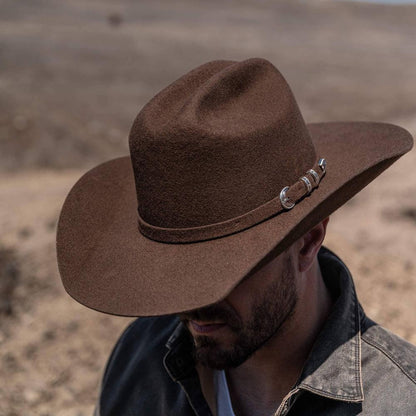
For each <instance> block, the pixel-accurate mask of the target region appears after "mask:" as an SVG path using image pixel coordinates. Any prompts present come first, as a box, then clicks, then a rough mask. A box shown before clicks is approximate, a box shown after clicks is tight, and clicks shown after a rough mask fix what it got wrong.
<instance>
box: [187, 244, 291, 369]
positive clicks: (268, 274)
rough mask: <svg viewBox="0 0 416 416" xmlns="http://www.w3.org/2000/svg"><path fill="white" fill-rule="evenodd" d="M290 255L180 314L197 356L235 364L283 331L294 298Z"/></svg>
mask: <svg viewBox="0 0 416 416" xmlns="http://www.w3.org/2000/svg"><path fill="white" fill-rule="evenodd" d="M295 271H296V269H295V265H294V259H293V255H290V254H289V252H285V253H283V254H281V255H280V256H278V257H277V258H275V259H274V260H272V261H271V262H269V263H268V264H267V265H265V266H264V267H263V268H262V269H260V270H258V271H257V272H256V273H254V274H253V275H252V276H250V277H249V278H247V279H246V280H244V281H243V282H242V283H241V284H240V285H239V286H237V287H236V288H235V289H234V290H233V291H232V292H231V293H230V295H228V296H227V298H226V299H224V300H223V301H221V302H218V303H216V304H214V305H211V306H208V307H205V308H201V309H196V310H193V311H190V312H187V313H183V314H181V315H180V319H181V320H182V321H183V322H184V323H185V325H186V326H187V328H188V329H189V331H190V332H191V334H192V336H193V339H194V344H195V352H196V358H197V360H198V361H199V362H200V363H201V364H203V365H206V366H208V367H211V368H217V369H225V368H230V367H237V366H239V365H240V364H242V363H243V362H244V361H246V360H247V359H248V358H249V357H250V356H251V355H252V354H253V353H254V352H255V351H256V350H258V349H259V348H260V347H261V346H263V345H264V344H265V343H266V342H267V341H268V340H269V339H270V338H272V337H273V336H274V335H276V334H278V333H280V332H281V331H283V328H284V323H285V322H287V321H288V320H289V319H290V317H291V316H292V314H293V312H294V310H295V307H296V303H297V290H296V272H295Z"/></svg>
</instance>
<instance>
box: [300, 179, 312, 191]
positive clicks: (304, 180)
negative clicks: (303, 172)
mask: <svg viewBox="0 0 416 416" xmlns="http://www.w3.org/2000/svg"><path fill="white" fill-rule="evenodd" d="M300 180H301V181H302V182H303V183H304V184H305V185H306V189H307V190H308V194H309V193H310V192H311V191H312V184H311V181H310V180H309V179H308V178H307V177H306V176H302V177H301V178H300Z"/></svg>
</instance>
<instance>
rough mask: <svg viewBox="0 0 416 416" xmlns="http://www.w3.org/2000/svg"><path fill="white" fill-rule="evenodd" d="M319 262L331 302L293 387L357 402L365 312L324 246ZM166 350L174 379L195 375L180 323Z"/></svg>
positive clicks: (346, 276)
mask: <svg viewBox="0 0 416 416" xmlns="http://www.w3.org/2000/svg"><path fill="white" fill-rule="evenodd" d="M318 259H319V264H320V266H321V270H322V275H323V277H324V280H325V283H326V285H327V286H328V288H329V290H330V292H331V293H332V295H333V298H334V299H335V303H334V305H333V307H332V311H331V314H330V316H329V317H328V319H327V321H326V323H325V325H324V327H323V329H322V331H321V332H320V334H319V335H318V338H317V340H316V341H315V344H314V346H313V348H312V351H311V353H310V355H309V358H308V359H307V361H306V363H305V366H304V368H303V371H302V374H301V376H300V378H299V381H298V383H297V388H299V389H302V390H307V391H310V392H311V393H315V394H318V395H320V396H323V397H328V398H331V399H334V400H342V401H347V402H361V401H363V399H364V395H363V387H362V377H361V334H360V318H361V314H363V312H362V310H361V307H360V304H359V302H358V299H357V295H356V293H355V289H354V284H353V281H352V277H351V274H350V272H349V270H348V268H347V267H346V266H345V264H344V263H343V262H342V261H341V260H340V259H339V258H338V257H337V256H336V255H335V254H334V253H332V252H331V251H330V250H328V249H327V248H325V247H322V248H321V250H320V252H319V257H318ZM166 347H167V348H168V350H169V351H168V353H167V354H166V356H165V360H164V363H165V367H166V369H167V370H168V373H169V374H170V376H171V378H172V379H173V380H174V381H180V380H181V379H182V378H184V377H185V378H186V377H187V376H189V375H190V374H191V373H193V374H195V373H194V370H195V361H194V359H193V353H192V348H193V342H192V338H191V336H190V334H189V332H188V330H187V329H186V327H185V326H184V325H183V324H182V323H178V325H177V327H176V329H175V330H174V332H173V333H172V335H171V336H170V338H169V340H168V342H167V343H166ZM199 373H200V372H199Z"/></svg>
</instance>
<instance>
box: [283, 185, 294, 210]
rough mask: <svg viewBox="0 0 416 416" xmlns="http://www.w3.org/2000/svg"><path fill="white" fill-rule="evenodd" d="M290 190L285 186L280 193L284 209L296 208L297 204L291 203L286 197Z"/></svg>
mask: <svg viewBox="0 0 416 416" xmlns="http://www.w3.org/2000/svg"><path fill="white" fill-rule="evenodd" d="M288 189H289V187H288V186H285V187H284V188H283V189H282V190H281V191H280V203H281V204H282V207H283V208H284V209H292V208H293V207H294V206H295V202H290V200H289V198H288V197H287V196H286V192H287V190H288Z"/></svg>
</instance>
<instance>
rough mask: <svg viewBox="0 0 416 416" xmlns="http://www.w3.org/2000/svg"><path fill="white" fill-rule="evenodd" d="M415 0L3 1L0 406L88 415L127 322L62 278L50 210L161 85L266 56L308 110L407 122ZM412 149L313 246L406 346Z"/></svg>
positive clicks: (413, 116)
mask: <svg viewBox="0 0 416 416" xmlns="http://www.w3.org/2000/svg"><path fill="white" fill-rule="evenodd" d="M415 39H416V6H392V5H377V4H364V3H359V2H351V3H348V2H342V1H331V0H327V1H325V0H321V1H318V0H316V1H315V0H308V1H306V0H305V1H293V0H290V1H289V0H287V1H272V0H259V1H254V0H251V1H249V0H242V1H234V0H230V1H226V2H224V1H219V0H211V1H209V2H203V1H191V0H189V1H188V0H180V1H175V2H170V1H168V0H152V1H140V2H137V1H133V0H123V1H119V2H113V1H110V0H101V1H96V0H94V1H89V2H84V1H81V0H70V1H66V2H58V1H52V0H21V1H19V2H16V1H15V0H0V227H1V228H0V230H1V233H0V416H30V415H39V416H55V415H56V416H86V415H90V414H91V413H92V411H93V407H94V402H95V400H96V398H97V392H98V383H99V379H100V375H101V373H102V371H103V368H104V365H105V362H106V359H107V357H108V355H109V353H110V351H111V348H112V345H113V344H114V342H115V341H116V339H117V337H118V336H119V335H120V333H121V331H122V330H123V328H124V327H125V326H126V325H127V324H128V322H129V321H130V319H129V318H121V317H113V316H109V315H104V314H100V313H98V312H95V311H92V310H89V309H87V308H85V307H83V306H81V305H79V304H77V303H76V302H75V301H74V300H72V299H71V298H70V297H69V296H68V295H67V294H66V293H65V291H64V289H63V287H62V284H61V282H60V278H59V274H58V270H57V266H56V256H55V232H56V222H57V218H58V215H59V211H60V207H61V205H62V203H63V201H64V199H65V196H66V194H67V193H68V191H69V190H70V188H71V186H72V185H73V184H74V183H75V181H76V180H77V179H78V178H79V177H80V176H81V175H82V174H83V173H84V172H85V171H86V170H88V169H89V168H91V167H93V166H95V165H96V164H98V163H101V162H104V161H106V160H108V159H111V158H114V157H118V156H121V155H126V154H127V153H128V147H127V137H128V132H129V129H130V125H131V123H132V121H133V119H134V117H135V116H136V114H137V112H138V111H139V110H140V108H141V107H142V106H143V105H144V104H145V103H146V102H147V101H148V100H149V99H150V98H151V97H152V96H153V95H154V94H156V93H157V92H158V91H159V90H160V89H162V88H163V87H164V86H166V85H167V84H169V83H170V82H172V81H173V80H175V79H176V78H177V77H179V76H180V75H182V74H183V73H185V72H186V71H188V70H190V69H192V68H193V67H195V66H197V65H199V64H201V63H203V62H206V61H209V60H213V59H234V60H242V59H245V58H248V57H254V56H259V57H264V58H267V59H269V60H270V61H271V62H273V64H275V65H276V66H277V67H278V68H279V69H280V70H281V72H282V73H283V74H284V76H285V77H286V79H287V80H288V82H289V84H290V85H291V87H292V89H293V91H294V94H295V96H296V97H297V100H298V103H299V106H300V108H301V110H302V112H303V115H304V118H305V120H306V121H307V122H316V121H333V120H371V121H384V122H389V123H394V124H398V125H401V126H403V127H404V128H406V129H408V130H409V131H410V132H411V133H412V134H413V135H415V134H416V99H415V97H416V78H415V68H416V42H415ZM415 166H416V151H414V150H413V151H411V152H410V153H409V154H407V155H406V156H404V157H403V158H402V159H400V160H399V161H398V162H397V163H396V164H395V165H393V167H392V168H391V169H389V170H388V171H386V172H385V173H383V174H382V175H381V176H380V177H379V178H378V179H377V180H375V181H374V182H373V183H372V184H370V185H369V186H368V187H367V188H366V189H365V190H364V191H363V192H361V193H360V194H359V195H357V196H356V197H354V198H353V199H352V200H351V201H350V202H349V203H347V204H346V205H345V206H344V207H342V208H341V209H339V210H338V211H337V212H336V213H334V214H333V216H332V217H331V221H330V225H329V230H328V236H327V240H326V245H327V246H328V247H330V248H331V249H334V250H335V251H336V252H337V253H338V254H339V255H340V256H341V258H343V259H344V261H345V262H346V263H347V265H349V267H350V269H351V271H352V274H353V276H354V277H355V283H356V287H357V291H358V295H359V298H360V300H361V303H362V305H363V307H364V309H365V310H366V312H367V313H368V314H369V315H370V316H371V317H372V318H373V319H374V320H376V321H378V322H379V323H380V324H382V325H384V326H385V327H387V328H388V329H390V330H392V331H394V332H396V333H397V334H399V335H400V336H402V337H404V338H405V339H407V340H408V341H410V342H413V343H416V302H415V298H416V256H415V249H416V236H415V232H416V173H415Z"/></svg>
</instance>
